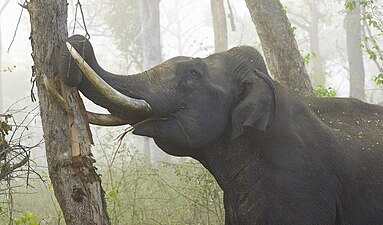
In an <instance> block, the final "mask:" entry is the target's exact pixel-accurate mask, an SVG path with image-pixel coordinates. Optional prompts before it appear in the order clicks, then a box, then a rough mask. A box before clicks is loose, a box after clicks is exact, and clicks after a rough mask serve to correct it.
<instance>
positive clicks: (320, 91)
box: [314, 84, 336, 98]
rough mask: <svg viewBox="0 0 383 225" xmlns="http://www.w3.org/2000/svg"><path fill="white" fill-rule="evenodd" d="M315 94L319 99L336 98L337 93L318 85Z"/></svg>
mask: <svg viewBox="0 0 383 225" xmlns="http://www.w3.org/2000/svg"><path fill="white" fill-rule="evenodd" d="M314 93H315V96H316V97H317V98H328V97H336V92H335V91H334V90H333V89H332V88H331V87H328V88H325V87H324V86H323V85H322V84H317V86H316V87H315V88H314Z"/></svg>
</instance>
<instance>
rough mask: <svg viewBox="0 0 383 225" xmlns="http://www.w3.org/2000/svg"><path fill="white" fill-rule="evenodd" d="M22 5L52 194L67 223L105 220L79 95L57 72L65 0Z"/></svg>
mask: <svg viewBox="0 0 383 225" xmlns="http://www.w3.org/2000/svg"><path fill="white" fill-rule="evenodd" d="M24 7H25V8H27V9H28V11H29V14H30V23H31V45H32V57H33V61H34V66H33V74H34V76H35V78H36V80H35V81H36V86H37V91H38V99H39V105H40V116H41V120H42V125H43V132H44V140H45V150H46V155H47V161H48V172H49V177H50V179H51V181H52V185H53V190H54V193H55V196H56V198H57V201H58V202H59V205H60V207H61V210H62V212H63V214H64V218H65V221H66V224H70V225H76V224H78V225H83V224H102V225H104V224H109V221H108V216H107V212H106V207H105V201H104V194H103V190H102V187H101V181H100V177H99V176H98V174H97V173H96V171H95V168H94V166H93V163H94V162H95V160H94V159H93V157H92V153H91V144H92V137H91V134H90V130H89V127H88V123H87V120H86V119H85V118H84V116H83V115H84V113H83V112H84V107H83V104H82V101H81V98H80V96H79V94H78V92H77V91H76V90H75V89H73V88H68V87H67V86H65V85H64V84H63V83H62V81H61V80H60V79H59V78H58V76H57V71H58V70H57V65H56V58H55V55H56V53H57V51H58V48H59V45H60V43H62V41H63V40H65V39H66V37H67V1H64V0H33V1H27V3H26V5H25V6H24ZM64 109H65V110H64Z"/></svg>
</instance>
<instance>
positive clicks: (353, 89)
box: [344, 0, 365, 100]
mask: <svg viewBox="0 0 383 225" xmlns="http://www.w3.org/2000/svg"><path fill="white" fill-rule="evenodd" d="M345 5H346V8H347V9H348V10H347V12H346V16H345V19H344V28H345V29H346V36H347V56H348V67H349V74H350V96H351V97H354V98H358V99H361V100H364V98H365V96H364V86H365V81H364V77H365V75H364V63H363V53H362V49H361V48H360V46H361V39H362V38H361V37H362V26H361V15H360V11H359V10H355V9H356V8H360V2H359V0H356V1H353V0H346V3H345Z"/></svg>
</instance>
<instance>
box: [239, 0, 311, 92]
mask: <svg viewBox="0 0 383 225" xmlns="http://www.w3.org/2000/svg"><path fill="white" fill-rule="evenodd" d="M246 4H247V7H248V8H249V11H250V14H251V17H252V19H253V22H254V24H255V27H256V30H257V33H258V36H259V38H260V40H261V44H262V49H263V52H264V54H265V58H266V62H267V65H268V67H269V70H270V73H271V75H272V76H273V77H274V78H275V79H276V80H277V81H279V82H280V83H281V84H282V85H285V86H287V87H290V88H291V89H292V90H293V91H294V92H296V93H297V94H298V95H304V96H314V93H313V89H312V86H311V82H310V79H309V77H308V75H307V71H306V68H305V66H304V63H303V59H302V56H301V54H300V52H299V50H298V45H297V43H296V40H295V38H294V34H293V32H294V31H293V29H292V27H291V24H290V22H289V20H288V18H287V16H286V13H285V12H284V10H283V7H282V5H281V3H280V1H279V0H246Z"/></svg>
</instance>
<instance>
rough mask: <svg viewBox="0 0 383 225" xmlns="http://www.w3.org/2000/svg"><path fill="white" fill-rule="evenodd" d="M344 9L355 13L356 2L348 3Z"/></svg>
mask: <svg viewBox="0 0 383 225" xmlns="http://www.w3.org/2000/svg"><path fill="white" fill-rule="evenodd" d="M344 7H345V8H346V9H347V10H349V11H353V10H355V9H356V1H355V0H354V1H346V2H345V3H344Z"/></svg>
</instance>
